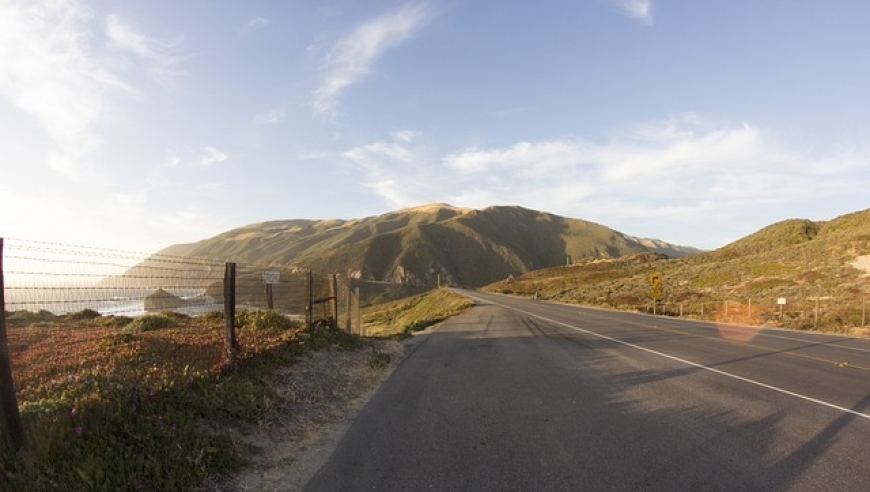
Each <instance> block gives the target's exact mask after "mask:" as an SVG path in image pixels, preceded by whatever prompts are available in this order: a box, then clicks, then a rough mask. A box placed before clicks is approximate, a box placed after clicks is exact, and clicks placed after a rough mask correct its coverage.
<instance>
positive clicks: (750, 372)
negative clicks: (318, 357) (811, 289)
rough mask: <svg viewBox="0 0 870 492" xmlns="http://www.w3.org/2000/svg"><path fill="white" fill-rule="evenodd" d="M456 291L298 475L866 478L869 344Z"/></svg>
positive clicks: (605, 483) (360, 481)
mask: <svg viewBox="0 0 870 492" xmlns="http://www.w3.org/2000/svg"><path fill="white" fill-rule="evenodd" d="M467 294H468V295H469V296H472V297H473V298H474V299H475V300H476V301H477V303H478V305H477V306H476V307H475V308H474V309H472V310H471V311H470V312H468V313H466V314H464V315H461V316H458V317H456V318H453V319H452V320H450V321H448V322H446V323H444V324H443V325H442V326H441V327H440V328H439V329H437V330H436V331H434V332H433V333H432V334H431V335H429V336H428V338H427V339H426V340H425V341H424V342H423V343H422V344H421V345H420V346H419V348H418V349H417V350H416V351H415V352H414V353H413V354H412V355H411V356H410V357H408V358H407V359H406V360H405V361H404V362H403V363H402V364H401V365H400V366H399V368H398V369H397V370H396V372H395V373H393V375H392V376H391V377H390V378H389V379H388V380H387V381H386V382H385V383H384V385H383V386H382V387H381V388H380V389H379V390H378V392H377V393H376V394H375V395H374V397H373V398H372V399H371V400H370V401H369V403H368V404H367V405H366V407H365V408H364V409H363V410H362V412H361V413H360V415H359V416H358V418H357V420H356V421H355V422H354V424H353V425H352V426H351V428H350V430H349V431H348V432H347V434H345V436H344V438H343V440H342V442H341V444H340V445H339V446H338V448H337V449H336V451H335V452H334V453H333V455H332V456H331V457H330V459H329V461H328V462H327V464H326V465H324V467H323V468H322V469H321V470H320V471H319V472H318V473H317V475H316V476H315V477H314V478H313V479H312V480H311V481H310V482H309V484H308V486H307V488H306V490H310V491H351V490H385V491H420V490H448V491H453V490H455V491H459V490H473V491H504V490H529V491H538V490H566V491H578V490H613V491H668V492H671V491H714V490H720V491H729V492H732V491H751V490H758V491H781V490H808V491H809V490H812V491H820V490H821V491H867V490H870V341H867V340H856V339H849V338H842V337H834V336H824V335H815V334H808V333H799V332H788V331H779V330H758V329H755V328H741V327H733V326H717V325H715V324H710V323H701V322H689V321H682V320H675V319H669V318H661V317H653V316H645V315H639V314H632V313H620V312H610V311H604V310H597V309H590V308H582V307H577V306H565V305H559V304H552V303H546V302H536V301H529V300H520V299H514V298H510V297H506V296H496V295H484V294H479V293H470V292H469V293H467Z"/></svg>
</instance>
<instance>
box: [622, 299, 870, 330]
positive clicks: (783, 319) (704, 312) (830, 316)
mask: <svg viewBox="0 0 870 492" xmlns="http://www.w3.org/2000/svg"><path fill="white" fill-rule="evenodd" d="M634 309H635V310H637V311H643V312H647V313H651V314H661V315H666V316H676V317H684V318H691V319H698V320H707V321H716V322H722V323H741V324H749V325H760V326H775V327H784V328H791V329H798V330H825V331H832V332H839V333H844V334H864V333H863V330H866V329H867V327H868V325H867V323H868V311H867V310H868V299H867V295H864V296H862V297H860V298H859V299H857V301H856V299H854V298H849V299H842V298H839V297H836V296H832V295H821V294H820V295H816V296H803V297H789V298H787V297H777V298H756V299H752V298H741V299H727V300H723V301H716V302H711V301H708V302H699V301H694V302H693V301H687V302H658V303H655V304H653V303H652V302H651V301H650V302H649V303H647V304H644V305H636V306H635V307H634Z"/></svg>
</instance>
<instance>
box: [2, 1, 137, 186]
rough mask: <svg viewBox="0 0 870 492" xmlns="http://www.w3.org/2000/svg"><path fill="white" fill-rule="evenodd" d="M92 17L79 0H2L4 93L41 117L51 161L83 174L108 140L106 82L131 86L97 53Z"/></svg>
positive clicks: (71, 173)
mask: <svg viewBox="0 0 870 492" xmlns="http://www.w3.org/2000/svg"><path fill="white" fill-rule="evenodd" d="M92 19H93V13H92V12H91V11H90V10H89V9H88V8H86V7H85V6H83V5H82V4H81V3H79V2H75V1H69V2H2V3H0V60H2V62H0V96H3V97H5V98H7V99H9V100H10V101H11V102H12V104H14V105H15V106H16V107H18V108H20V109H21V110H23V111H24V112H26V113H28V114H30V115H31V116H33V117H34V118H36V119H37V121H39V122H40V124H41V125H42V127H43V128H44V129H45V131H46V134H47V135H48V137H49V138H50V139H51V141H52V143H53V146H52V148H50V149H49V151H48V152H49V154H50V155H49V158H48V163H49V165H50V166H51V167H52V168H53V169H55V170H57V171H60V172H62V173H64V174H65V175H67V176H68V177H70V178H72V179H76V180H79V181H82V180H91V179H93V178H95V177H96V175H95V174H94V173H95V172H96V171H95V169H94V168H93V166H91V165H89V164H87V159H86V157H87V156H89V155H91V154H92V153H93V152H95V151H96V150H97V149H98V148H99V147H100V146H101V139H100V138H99V136H98V133H97V131H96V129H95V127H96V126H97V124H98V123H99V122H100V120H101V119H102V117H103V115H104V113H105V111H106V105H107V103H106V93H107V90H109V89H116V90H117V89H120V90H122V91H129V90H130V88H129V86H127V85H126V84H125V83H123V82H122V81H121V80H120V79H119V78H118V77H117V76H116V74H114V73H112V72H111V71H110V70H107V69H106V68H104V63H103V61H102V60H100V59H99V58H98V57H97V56H95V55H94V54H93V50H92V46H91V45H90V40H91V32H90V29H89V24H90V22H91V21H92Z"/></svg>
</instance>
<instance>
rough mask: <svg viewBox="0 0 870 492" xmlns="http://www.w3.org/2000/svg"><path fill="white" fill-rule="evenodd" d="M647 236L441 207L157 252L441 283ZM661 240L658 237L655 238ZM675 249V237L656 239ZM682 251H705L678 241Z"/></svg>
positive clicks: (264, 226)
mask: <svg viewBox="0 0 870 492" xmlns="http://www.w3.org/2000/svg"><path fill="white" fill-rule="evenodd" d="M643 241H649V240H641V239H638V238H634V237H631V236H627V235H625V234H622V233H621V232H617V231H614V230H612V229H610V228H607V227H605V226H602V225H600V224H596V223H593V222H588V221H585V220H580V219H570V218H565V217H560V216H557V215H553V214H549V213H546V212H539V211H534V210H528V209H525V208H521V207H490V208H486V209H483V210H474V209H466V208H457V207H451V206H449V205H445V204H432V205H425V206H421V207H415V208H409V209H404V210H399V211H395V212H390V213H387V214H384V215H380V216H375V217H366V218H362V219H353V220H338V219H334V220H282V221H270V222H263V223H258V224H251V225H248V226H245V227H241V228H238V229H233V230H230V231H227V232H225V233H222V234H219V235H217V236H215V237H213V238H210V239H205V240H203V241H199V242H196V243H192V244H180V245H174V246H170V247H168V248H166V249H164V250H162V251H160V252H159V253H158V255H172V256H197V257H205V258H214V259H225V260H230V261H236V262H243V263H256V264H270V265H276V266H298V267H305V268H310V269H312V270H314V271H317V272H339V273H344V272H347V273H348V274H349V275H350V276H353V277H357V278H361V279H365V280H378V281H390V282H397V283H406V284H413V285H426V286H434V285H435V284H436V282H437V279H438V278H439V277H440V279H441V281H442V283H450V284H456V285H463V286H472V287H474V286H480V285H485V284H488V283H490V282H493V281H495V280H497V279H500V278H505V277H508V276H509V275H520V274H522V273H524V272H527V271H530V270H535V269H540V268H546V267H551V266H555V265H564V264H566V262H567V260H568V259H569V258H570V259H571V260H573V261H578V260H580V259H584V258H616V257H619V256H623V255H626V254H632V253H642V252H648V251H651V250H652V249H653V247H650V246H646V245H644V243H643ZM650 244H652V243H650ZM656 244H658V245H659V246H660V247H665V248H667V247H669V246H670V245H667V243H661V242H658V243H656ZM670 251H671V253H672V254H674V255H681V254H686V253H692V252H696V251H697V250H692V249H691V248H688V249H680V248H679V247H672V248H671V250H670Z"/></svg>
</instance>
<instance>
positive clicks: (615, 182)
mask: <svg viewBox="0 0 870 492" xmlns="http://www.w3.org/2000/svg"><path fill="white" fill-rule="evenodd" d="M799 148H800V146H798V145H794V144H793V143H792V142H788V141H783V140H781V137H778V136H776V135H774V134H772V133H770V132H766V131H764V130H762V129H759V128H758V127H757V126H755V125H752V124H749V123H741V124H736V125H722V124H716V123H711V122H706V121H703V120H702V119H701V118H699V117H698V116H697V115H691V114H689V115H681V116H677V117H672V118H668V119H665V120H663V121H659V122H650V123H646V124H643V125H638V126H637V127H634V128H632V129H629V130H628V131H625V132H621V133H619V134H616V135H614V136H613V137H612V138H610V139H609V140H606V141H590V140H583V139H569V140H554V141H543V142H519V143H516V144H513V145H509V146H506V147H501V148H472V149H467V150H465V151H462V152H457V153H453V154H449V155H446V156H444V157H443V158H442V160H441V162H442V166H441V169H442V170H443V171H442V173H443V174H444V175H445V176H444V177H443V178H438V177H437V172H436V173H433V175H432V178H433V179H441V181H442V182H445V183H446V182H449V183H450V187H449V189H450V190H452V191H450V195H449V196H436V197H432V198H431V200H435V201H447V202H450V203H453V204H455V205H462V206H474V207H479V206H485V205H492V204H509V203H519V204H523V205H525V206H529V207H532V208H538V209H542V210H549V211H553V212H556V213H562V214H565V215H569V216H573V217H582V218H587V219H591V220H595V221H598V222H601V223H604V224H607V225H609V226H612V227H617V226H619V225H620V224H641V225H642V226H645V225H648V224H654V227H651V229H655V230H659V232H658V233H656V232H654V231H652V232H650V231H647V233H648V234H666V232H663V231H667V230H673V231H678V233H679V232H680V231H682V233H684V234H692V235H693V236H694V235H698V234H700V235H702V236H704V233H703V232H699V231H702V230H705V229H709V231H708V232H709V234H707V235H705V237H707V238H708V239H707V240H709V241H711V242H710V243H707V244H698V245H699V246H704V247H711V246H717V245H721V243H720V244H716V241H720V240H722V239H721V236H722V235H724V234H727V233H726V232H723V231H725V230H726V229H725V227H723V226H724V225H726V224H727V227H728V228H730V230H739V228H741V227H744V228H749V230H745V229H743V231H742V233H748V232H752V230H754V228H756V227H761V226H763V225H767V224H768V223H770V222H773V221H776V220H781V219H783V218H785V217H782V216H779V215H776V213H777V212H772V211H773V210H780V211H783V210H785V211H787V212H785V213H788V214H789V216H791V215H792V214H795V213H804V214H808V215H805V216H810V217H811V218H813V217H817V216H816V215H809V214H819V213H826V212H823V210H827V209H829V208H832V207H831V204H834V203H838V202H840V203H842V200H843V199H846V197H858V196H860V194H861V193H862V191H861V190H864V189H867V188H870V173H867V168H868V165H867V162H868V160H870V155H868V153H867V152H863V153H862V152H858V151H857V150H855V149H844V150H841V151H834V152H832V153H819V152H817V151H816V152H813V151H811V150H795V149H799ZM409 182H410V181H409ZM442 188H445V189H447V187H446V186H442ZM402 189H405V190H407V191H406V192H407V193H412V192H413V190H412V189H410V187H409V186H402ZM849 199H851V200H853V201H855V199H854V198H849ZM714 210H715V211H717V212H715V213H716V214H717V215H716V216H715V217H714V216H713V215H711V214H713V213H714V212H713V211H714ZM802 210H803V212H801V211H802ZM764 213H767V214H770V215H769V216H768V218H767V219H765V218H764V215H763V214H764ZM747 216H748V217H751V220H753V221H757V222H756V223H754V224H752V225H749V224H747V223H746V222H745V219H744V220H738V219H737V217H747ZM822 218H824V216H822ZM650 221H652V222H650ZM669 228H670V229H669ZM632 229H633V230H631V231H629V232H632V233H635V232H636V231H637V227H636V226H632ZM690 230H691V231H692V232H691V233H689V232H686V231H690ZM717 234H718V235H717ZM735 234H736V233H735ZM727 239H729V240H730V239H736V237H734V236H732V237H730V238H727Z"/></svg>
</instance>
